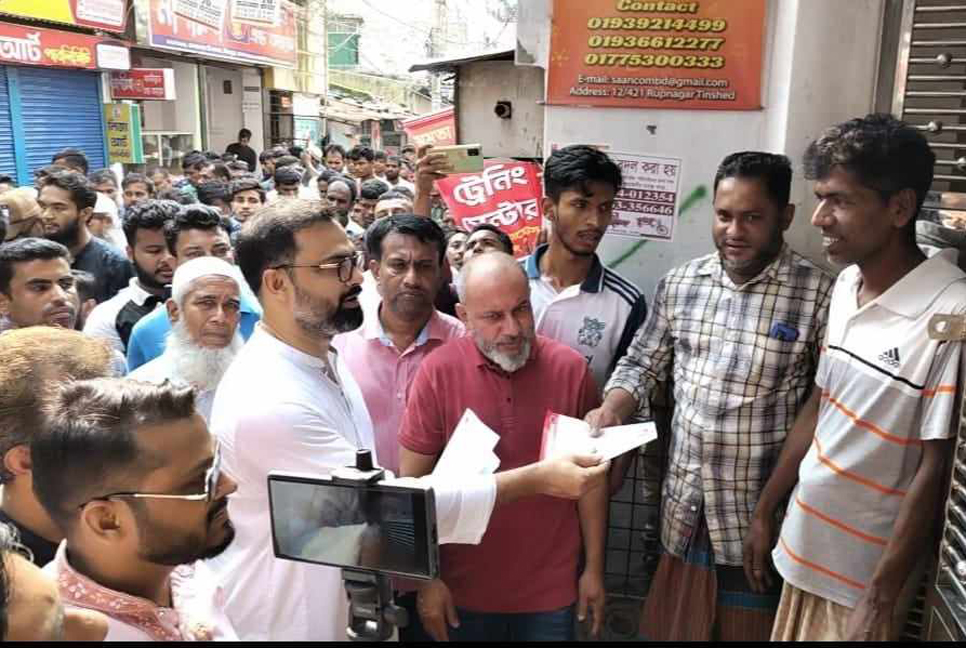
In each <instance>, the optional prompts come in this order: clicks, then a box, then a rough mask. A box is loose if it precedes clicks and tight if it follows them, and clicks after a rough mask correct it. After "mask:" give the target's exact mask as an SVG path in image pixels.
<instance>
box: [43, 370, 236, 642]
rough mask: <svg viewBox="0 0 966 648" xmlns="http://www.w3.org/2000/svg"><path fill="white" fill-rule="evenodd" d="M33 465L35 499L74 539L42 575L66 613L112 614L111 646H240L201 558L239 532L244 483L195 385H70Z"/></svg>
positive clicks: (111, 381) (53, 406) (53, 405)
mask: <svg viewBox="0 0 966 648" xmlns="http://www.w3.org/2000/svg"><path fill="white" fill-rule="evenodd" d="M30 458H31V461H32V463H33V476H34V482H33V484H34V490H35V491H36V494H37V499H38V500H40V503H41V505H43V507H44V508H45V509H46V510H47V512H48V513H49V514H50V516H51V518H53V520H54V521H55V522H56V523H57V524H58V525H60V527H61V528H62V529H63V530H64V531H65V532H66V535H67V539H66V540H64V541H63V542H62V543H61V544H60V547H59V548H58V549H57V554H56V556H55V557H54V560H53V562H51V563H50V564H48V565H47V566H46V567H45V568H44V570H45V571H46V572H47V573H48V574H50V575H51V576H53V577H54V579H55V580H56V581H57V587H58V589H59V592H60V597H61V599H63V601H64V604H65V605H66V606H69V607H75V608H84V609H87V610H95V611H98V612H101V613H103V614H104V615H105V616H106V617H107V636H106V638H105V641H189V640H194V641H198V640H223V641H232V640H237V639H238V637H237V635H236V633H235V630H234V627H233V626H232V623H231V621H230V620H229V618H228V616H227V614H226V612H225V609H224V600H225V595H224V593H223V591H222V590H221V586H220V585H219V584H218V582H217V580H216V577H215V574H214V573H212V572H211V571H210V569H209V568H208V566H207V565H206V564H205V563H204V562H202V561H204V560H205V559H207V558H211V557H214V556H216V555H218V554H219V553H221V552H222V551H224V549H225V548H227V547H228V545H229V544H230V543H231V541H232V540H233V538H234V537H235V531H234V528H233V527H232V524H231V520H229V518H228V496H229V495H230V494H232V493H233V492H234V491H235V487H236V486H235V482H234V481H233V480H232V479H231V478H230V477H228V476H227V475H226V474H225V473H222V472H221V469H220V462H219V453H218V446H217V445H216V444H215V442H214V440H213V439H212V437H211V435H210V434H209V433H208V427H207V426H206V425H205V420H204V419H203V418H202V417H201V415H200V414H198V412H197V411H196V410H195V399H194V392H193V391H192V389H191V388H190V387H185V386H179V385H172V384H170V383H165V384H163V385H151V384H148V383H140V382H135V381H133V380H126V379H120V378H95V379H92V380H79V381H75V382H71V383H68V384H67V385H65V386H64V387H62V388H61V389H60V390H59V391H58V392H57V393H56V394H55V395H54V396H53V398H52V399H51V402H50V415H49V416H48V417H47V418H46V424H45V425H44V426H43V427H42V429H41V430H39V431H37V432H36V433H35V435H34V436H33V437H32V438H31V440H30Z"/></svg>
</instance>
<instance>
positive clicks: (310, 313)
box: [210, 199, 607, 641]
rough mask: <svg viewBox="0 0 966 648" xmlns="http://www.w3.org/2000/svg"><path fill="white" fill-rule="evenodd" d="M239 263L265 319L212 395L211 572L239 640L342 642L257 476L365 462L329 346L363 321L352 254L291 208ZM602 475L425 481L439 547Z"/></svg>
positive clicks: (338, 624) (340, 238)
mask: <svg viewBox="0 0 966 648" xmlns="http://www.w3.org/2000/svg"><path fill="white" fill-rule="evenodd" d="M236 256H237V258H238V262H239V266H240V267H241V269H242V272H243V273H244V275H245V279H246V280H247V281H248V283H249V285H251V286H252V288H253V289H254V290H255V291H256V292H257V293H258V297H259V301H260V302H261V304H262V307H263V309H264V315H263V318H262V321H261V323H260V324H259V325H258V327H257V328H256V330H255V332H254V333H253V335H252V337H251V338H250V339H249V341H248V343H247V344H246V345H245V347H244V348H243V349H242V351H241V353H239V355H238V356H237V358H236V359H235V361H234V363H233V364H232V365H231V367H230V368H229V369H228V372H227V373H226V374H225V376H224V378H222V381H221V383H220V384H219V386H218V390H217V393H216V395H215V401H214V406H213V409H212V416H211V430H212V432H213V433H214V434H215V435H216V437H217V438H218V440H219V441H220V443H221V452H222V461H223V468H224V470H225V472H226V473H228V474H229V475H230V476H231V477H232V478H233V479H234V480H235V481H236V482H237V491H236V492H235V493H234V494H233V495H232V497H231V498H230V499H229V504H228V512H229V515H230V518H231V520H232V522H233V524H234V527H235V530H236V535H235V540H234V542H233V543H232V544H231V546H230V547H229V548H228V549H227V550H226V551H225V552H224V553H223V554H221V555H220V556H219V557H217V558H216V559H214V560H212V561H211V562H210V565H211V567H212V568H213V569H214V570H215V571H216V573H217V574H218V578H219V581H220V584H221V585H222V586H223V587H224V590H225V594H226V601H225V602H226V610H227V612H228V616H229V617H230V619H231V621H232V624H233V626H234V627H235V629H236V631H237V633H238V636H239V638H241V639H242V640H246V641H257V640H267V641H281V640H291V641H310V640H313V641H333V640H341V639H345V638H346V631H345V630H346V625H347V621H348V619H347V610H348V606H347V601H346V595H345V590H344V587H343V584H342V579H341V573H340V570H339V569H337V568H333V567H325V566H321V565H312V564H308V563H301V562H291V561H285V560H281V559H278V558H275V556H274V554H273V551H272V538H271V517H270V511H269V502H268V481H267V480H268V473H269V472H271V471H273V470H277V471H287V472H299V473H307V474H313V475H319V476H323V475H328V474H330V473H331V472H332V471H333V470H335V469H337V468H340V467H343V466H350V465H354V464H355V453H356V450H358V449H362V448H367V449H371V450H373V453H374V454H375V447H374V443H373V434H372V424H371V421H370V419H369V414H368V412H367V411H366V406H365V402H364V400H363V397H362V393H361V392H360V390H359V387H358V385H357V384H356V382H355V380H354V379H353V378H352V375H351V374H350V373H349V371H348V369H347V368H346V366H345V364H344V363H343V362H342V360H341V359H340V358H339V357H338V354H337V353H336V352H335V351H334V350H333V349H331V348H330V345H329V342H330V341H331V339H332V337H333V336H334V335H335V334H336V333H340V332H346V331H349V330H353V329H355V328H357V327H358V326H359V325H360V324H361V323H362V319H363V315H362V309H361V308H360V306H359V300H358V296H359V293H360V292H361V290H360V285H361V283H362V273H361V271H360V268H359V265H360V263H361V258H360V256H358V255H357V254H356V252H355V248H354V247H353V245H352V243H351V242H350V241H349V239H348V237H347V236H346V234H345V231H344V230H343V229H342V227H341V226H340V225H339V224H338V222H337V221H335V220H334V219H333V213H332V212H331V211H329V210H328V209H327V208H324V207H323V206H322V205H321V203H318V202H312V201H304V200H298V199H292V200H286V201H279V202H277V203H275V204H272V205H269V206H268V207H266V208H264V209H263V210H261V211H260V212H259V213H257V214H256V215H255V216H253V217H252V218H251V219H249V220H248V221H246V222H245V225H244V227H243V229H242V230H241V232H240V233H239V236H238V240H237V244H236ZM374 459H375V461H376V462H377V463H378V457H377V456H376V457H374ZM606 470H607V464H606V463H600V462H599V460H598V459H597V458H590V457H583V458H576V459H575V458H568V459H566V460H558V461H552V462H542V463H540V464H534V465H532V466H527V467H523V468H518V469H515V470H512V471H508V472H506V473H500V474H499V475H496V476H493V475H486V476H477V477H472V476H468V477H466V478H464V479H461V480H460V483H459V484H453V483H452V482H450V483H442V482H435V481H433V478H424V479H428V481H429V485H432V486H433V487H434V489H435V491H436V515H437V520H438V524H437V528H438V533H439V541H440V542H441V543H447V542H456V543H478V542H479V541H480V539H481V538H482V536H483V533H484V532H485V530H486V525H487V522H488V521H489V517H490V513H491V511H492V509H493V507H494V505H496V504H497V503H499V502H503V501H511V500H512V499H516V498H519V497H524V496H529V495H535V494H548V495H555V496H560V497H568V498H571V499H577V498H579V497H580V496H581V495H582V494H583V493H584V492H586V491H587V490H588V489H590V488H594V487H600V486H601V485H602V484H603V483H604V479H605V477H606Z"/></svg>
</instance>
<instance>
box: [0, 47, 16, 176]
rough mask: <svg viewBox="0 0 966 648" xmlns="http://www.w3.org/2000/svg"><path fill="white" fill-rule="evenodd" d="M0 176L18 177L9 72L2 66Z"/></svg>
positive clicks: (0, 66)
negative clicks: (8, 81)
mask: <svg viewBox="0 0 966 648" xmlns="http://www.w3.org/2000/svg"><path fill="white" fill-rule="evenodd" d="M0 174H5V175H8V176H10V177H11V178H14V179H16V177H17V160H16V158H15V157H14V152H13V126H12V121H11V119H10V95H9V93H8V91H7V70H6V68H5V67H3V66H2V65H0Z"/></svg>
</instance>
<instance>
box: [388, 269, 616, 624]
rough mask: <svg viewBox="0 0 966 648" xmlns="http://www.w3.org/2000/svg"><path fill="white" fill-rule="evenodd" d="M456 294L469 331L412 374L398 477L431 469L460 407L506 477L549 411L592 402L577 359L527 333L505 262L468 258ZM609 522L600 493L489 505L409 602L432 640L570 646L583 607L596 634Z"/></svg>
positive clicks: (519, 274) (527, 320) (529, 457)
mask: <svg viewBox="0 0 966 648" xmlns="http://www.w3.org/2000/svg"><path fill="white" fill-rule="evenodd" d="M457 287H458V289H459V293H460V301H461V303H460V304H459V305H458V306H457V312H458V313H459V316H460V319H461V320H462V321H463V322H464V323H465V324H466V327H467V330H468V332H469V333H470V334H471V335H467V336H464V337H462V338H459V339H457V340H453V341H451V342H449V343H448V344H446V345H444V346H443V347H441V348H440V349H438V350H437V351H436V352H435V353H433V354H432V356H430V357H429V358H427V359H426V361H425V362H423V364H422V366H421V367H420V368H419V372H418V373H417V375H416V378H415V381H414V382H413V388H412V394H411V395H410V398H409V403H408V406H407V409H406V415H405V417H404V419H403V425H402V428H401V430H400V433H399V442H400V444H401V445H402V449H401V451H400V464H401V470H402V474H403V475H405V476H415V477H418V476H422V475H425V474H428V473H430V472H431V471H432V470H433V466H434V465H435V463H436V461H437V459H438V457H439V455H440V454H441V453H442V451H443V449H444V448H445V447H446V444H447V443H448V441H449V439H450V437H451V435H452V434H453V431H454V430H455V429H456V425H457V423H458V422H459V419H460V418H461V417H462V416H463V413H464V412H465V410H466V409H467V408H469V409H472V410H473V412H475V413H476V415H477V416H479V418H480V420H482V421H483V422H484V423H485V424H486V425H487V426H489V427H490V428H491V429H492V430H493V431H494V432H496V433H497V434H498V435H499V436H500V441H499V443H498V444H497V445H496V448H495V453H496V455H497V457H499V459H500V470H511V469H513V468H517V467H519V466H524V465H527V464H529V463H532V462H534V461H537V460H539V458H540V445H541V439H542V430H543V421H544V417H545V416H546V414H547V412H548V411H552V412H557V413H559V414H564V415H566V416H572V417H579V418H582V417H583V416H584V415H585V414H586V413H587V412H588V411H590V410H591V409H593V408H595V407H596V406H597V404H598V403H599V396H598V392H597V386H596V384H595V383H594V378H593V376H592V375H591V373H590V370H589V368H588V366H587V361H586V360H585V359H584V357H583V356H581V355H580V354H579V353H577V352H576V351H574V350H573V349H571V348H570V347H568V346H566V345H564V344H561V343H559V342H556V341H555V340H551V339H550V338H545V337H542V336H540V335H537V334H536V333H535V331H534V319H533V309H532V307H531V305H530V286H529V283H528V280H527V277H526V275H525V274H524V272H523V269H522V267H521V266H520V265H519V264H518V263H517V262H516V261H515V260H514V259H513V257H511V256H510V255H508V254H505V253H503V252H491V253H489V254H483V255H478V256H476V257H474V258H473V259H471V260H470V261H469V263H467V264H466V265H464V266H463V270H462V271H461V272H460V277H459V280H458V282H457ZM606 515H607V489H606V488H603V487H600V488H597V489H596V490H593V491H590V492H588V493H586V494H585V495H584V496H583V497H581V498H580V500H579V501H578V502H577V503H574V502H565V501H562V500H554V499H552V498H549V497H533V498H530V499H527V500H520V501H517V502H513V503H509V504H506V505H504V506H501V507H500V508H499V509H497V510H494V512H493V515H492V517H491V518H490V524H489V526H488V527H487V531H486V535H485V536H484V537H483V540H482V541H481V542H480V544H479V545H474V546H470V545H448V546H443V547H441V548H440V561H441V563H440V565H441V566H440V578H439V579H438V580H434V581H432V582H430V583H427V584H424V585H421V586H420V590H419V595H418V606H417V607H418V609H419V616H420V618H421V619H422V621H423V623H424V624H425V626H426V629H427V631H429V633H430V634H432V636H433V638H435V639H437V640H445V639H447V638H450V639H455V640H457V641H480V640H488V641H494V642H500V641H568V640H572V639H573V638H574V616H575V612H576V617H577V618H578V620H581V621H583V620H584V619H585V618H586V614H587V609H588V607H590V608H591V610H592V613H593V630H592V634H596V633H597V630H598V628H599V625H600V621H601V619H602V617H603V607H604V585H603V552H604V531H605V529H604V527H605V522H606ZM581 553H583V555H584V566H583V571H582V572H581V571H580V556H581ZM575 608H576V609H575Z"/></svg>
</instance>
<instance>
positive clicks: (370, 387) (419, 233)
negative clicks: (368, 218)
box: [332, 214, 465, 475]
mask: <svg viewBox="0 0 966 648" xmlns="http://www.w3.org/2000/svg"><path fill="white" fill-rule="evenodd" d="M366 247H367V251H368V253H369V269H370V270H371V271H372V276H373V278H374V279H375V281H376V285H377V286H378V288H379V294H380V295H381V296H382V300H381V301H380V302H377V304H376V305H373V306H371V307H370V308H371V310H370V311H369V312H367V313H366V316H365V321H364V323H363V325H362V326H361V327H360V328H358V329H356V330H355V331H352V332H350V333H343V334H342V335H337V336H336V337H335V338H334V339H333V341H332V344H333V346H335V348H336V349H338V351H339V353H340V354H341V356H342V360H343V361H344V362H345V363H346V364H347V365H348V366H349V370H350V371H351V372H352V376H353V377H354V378H355V379H356V382H358V383H359V388H360V389H361V390H362V396H363V398H364V399H365V401H366V408H367V409H368V410H369V417H370V418H371V419H372V431H373V435H374V437H375V441H376V456H377V457H379V463H380V464H381V465H382V467H383V468H387V469H389V470H391V471H392V472H393V473H394V474H397V475H398V474H399V438H398V435H399V426H400V424H401V423H402V417H403V413H404V412H405V411H406V401H407V400H408V398H409V387H410V385H411V384H412V381H413V378H415V376H416V370H417V369H418V368H419V365H420V363H422V361H423V359H424V358H425V357H426V356H428V355H429V354H430V353H432V352H433V351H434V350H435V349H436V348H438V347H440V346H442V345H443V344H444V343H446V342H448V341H449V340H451V339H453V338H457V337H461V336H462V335H463V333H464V331H465V328H464V327H463V324H462V322H460V321H459V320H458V319H456V318H455V317H450V316H449V315H444V314H443V313H440V312H439V311H437V310H436V309H435V307H434V306H433V304H434V302H435V301H436V293H437V292H438V291H439V287H440V277H441V275H442V267H443V258H444V255H445V253H446V240H445V237H444V235H443V230H442V229H441V228H440V227H439V225H437V224H436V223H434V222H433V221H432V220H430V219H428V218H419V217H417V216H413V215H411V214H408V215H398V216H390V217H387V218H383V219H381V220H379V221H377V222H375V223H374V224H373V225H372V227H371V228H370V229H369V232H368V234H367V235H366Z"/></svg>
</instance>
